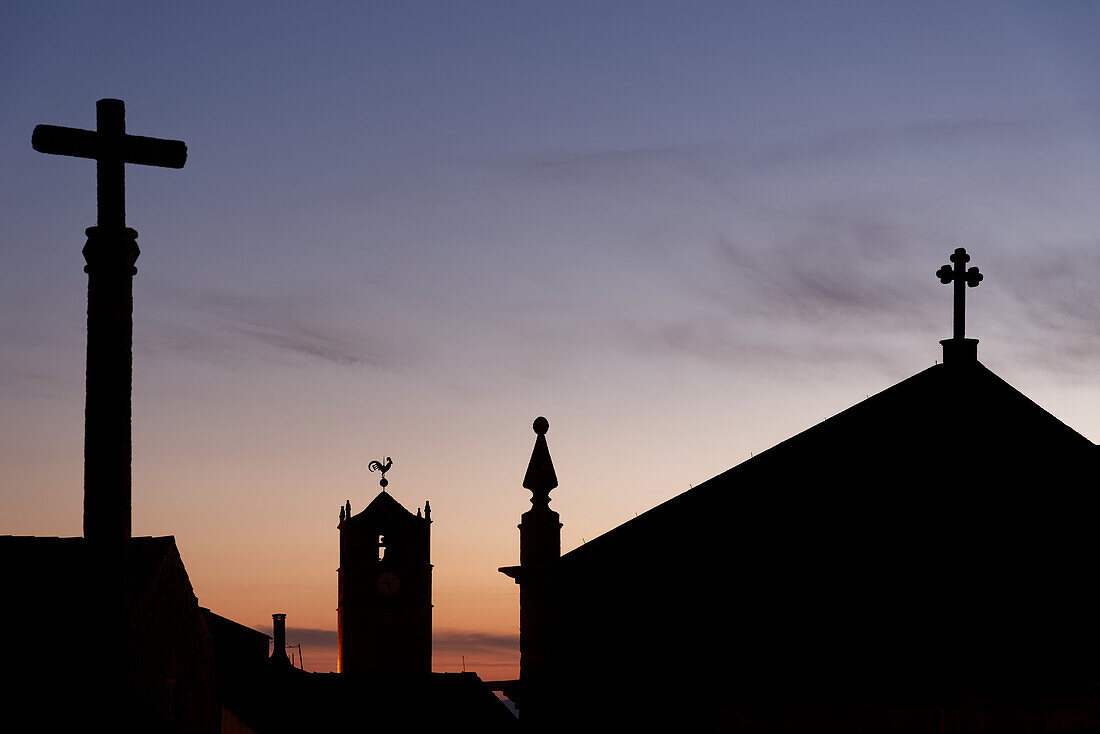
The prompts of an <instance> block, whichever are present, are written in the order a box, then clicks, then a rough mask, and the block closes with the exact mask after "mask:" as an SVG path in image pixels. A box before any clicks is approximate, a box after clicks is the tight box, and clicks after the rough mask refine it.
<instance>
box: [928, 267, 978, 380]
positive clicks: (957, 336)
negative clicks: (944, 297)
mask: <svg viewBox="0 0 1100 734" xmlns="http://www.w3.org/2000/svg"><path fill="white" fill-rule="evenodd" d="M951 262H952V263H953V265H944V266H943V267H941V268H940V269H939V270H937V271H936V277H938V278H939V279H940V282H941V283H943V284H944V285H947V284H949V283H952V282H953V283H954V284H955V298H954V301H955V303H954V324H953V329H952V335H951V338H950V339H944V340H943V341H941V342H940V344H942V345H943V361H944V362H949V361H953V360H954V359H956V358H958V359H977V355H978V348H977V344H978V340H977V339H967V338H966V288H967V287H970V288H976V287H977V285H978V283H981V282H982V278H983V277H984V276H983V275H982V274H981V273H980V272H979V271H978V269H977V268H976V267H974V268H967V267H966V264H967V263H968V262H970V255H967V254H966V250H965V249H964V248H962V247H960V248H958V249H956V250H955V252H953V253H952V254H951Z"/></svg>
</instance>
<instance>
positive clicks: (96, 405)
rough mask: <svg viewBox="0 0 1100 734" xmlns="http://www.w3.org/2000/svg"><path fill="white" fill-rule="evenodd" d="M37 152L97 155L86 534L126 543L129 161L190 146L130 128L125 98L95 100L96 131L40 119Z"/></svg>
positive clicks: (164, 157) (158, 160) (151, 160)
mask: <svg viewBox="0 0 1100 734" xmlns="http://www.w3.org/2000/svg"><path fill="white" fill-rule="evenodd" d="M31 146H32V147H33V148H34V149H35V150H37V151H38V152H40V153H52V154H54V155H68V156H75V157H78V158H92V159H94V160H95V161H96V183H97V194H98V196H97V214H98V219H97V223H96V224H97V226H95V227H89V228H88V229H87V235H88V243H87V244H86V245H85V246H84V258H85V260H86V261H87V263H88V264H87V266H85V268H84V272H86V273H88V365H87V370H88V371H87V397H86V400H87V402H86V404H85V412H84V537H85V538H86V539H87V541H88V542H89V543H90V544H92V543H94V544H96V545H97V546H103V547H106V546H110V547H113V548H125V544H126V543H128V542H129V538H130V461H131V450H132V449H131V437H130V391H131V382H132V377H133V366H132V363H133V356H132V350H133V329H134V320H133V311H134V299H133V276H134V274H135V273H136V272H137V268H135V267H134V263H135V262H136V261H137V257H138V254H139V250H138V246H137V232H135V231H134V230H132V229H128V228H127V227H126V202H125V192H126V184H125V177H124V171H123V167H124V165H125V164H126V163H137V164H141V165H146V166H161V167H164V168H183V164H184V163H185V162H186V160H187V146H186V145H184V144H183V143H182V142H180V141H178V140H159V139H157V138H144V137H140V136H137V135H127V134H126V118H125V107H124V105H123V102H122V100H120V99H101V100H99V101H98V102H96V129H95V130H78V129H75V128H71V127H57V126H55V125H38V126H37V127H35V129H34V134H33V135H32V136H31Z"/></svg>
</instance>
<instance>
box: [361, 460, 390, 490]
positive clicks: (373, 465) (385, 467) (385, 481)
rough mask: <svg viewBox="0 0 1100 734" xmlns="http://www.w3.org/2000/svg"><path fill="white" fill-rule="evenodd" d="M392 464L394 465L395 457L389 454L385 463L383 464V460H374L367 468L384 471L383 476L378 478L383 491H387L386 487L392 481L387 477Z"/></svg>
mask: <svg viewBox="0 0 1100 734" xmlns="http://www.w3.org/2000/svg"><path fill="white" fill-rule="evenodd" d="M391 466H393V459H391V458H390V457H388V456H387V457H386V463H385V464H383V463H382V462H381V461H372V462H371V463H369V464H367V468H368V469H370V470H371V471H380V472H382V478H381V479H379V480H378V484H379V485H380V486H381V487H382V491H383V492H385V491H386V487H387V486H388V485H389V483H390V481H389V480H388V479H386V472H388V471H389V470H390V467H391Z"/></svg>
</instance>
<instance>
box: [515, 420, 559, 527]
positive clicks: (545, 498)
mask: <svg viewBox="0 0 1100 734" xmlns="http://www.w3.org/2000/svg"><path fill="white" fill-rule="evenodd" d="M531 427H532V428H533V429H534V431H535V434H536V435H537V437H536V438H535V448H534V449H533V450H532V451H531V462H530V463H529V464H528V465H527V474H526V475H525V476H524V477H523V486H524V487H525V488H526V489H529V490H531V504H532V505H534V506H535V507H536V508H537V507H548V506H549V504H550V490H552V489H553V488H554V487H556V486H558V476H557V474H555V473H554V462H553V461H552V460H551V459H550V448H549V447H548V446H547V445H546V432H547V431H549V430H550V421H548V420H546V419H545V418H543V417H542V416H539V417H538V418H536V419H535V422H534V423H533V424H532V426H531Z"/></svg>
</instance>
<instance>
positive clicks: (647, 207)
mask: <svg viewBox="0 0 1100 734" xmlns="http://www.w3.org/2000/svg"><path fill="white" fill-rule="evenodd" d="M1098 34H1100V4H1096V3H1086V2H1081V3H1072V2H1035V3H1021V2H973V3H959V2H943V3H937V2H919V3H910V4H901V3H889V2H887V3H884V2H880V1H875V2H829V3H821V2H767V3H765V2H760V3H734V2H684V1H683V0H680V1H677V2H598V1H597V2H593V1H592V0H587V1H586V2H553V3H549V2H547V3H531V2H514V1H503V0H502V1H501V2H433V3H428V2H385V3H380V2H364V1H362V0H359V1H357V2H339V3H316V4H310V5H308V6H307V4H305V3H272V2H264V3H259V2H238V3H186V4H184V3H173V4H167V3H149V2H132V3H111V2H104V3H81V2H71V3H55V2H35V3H19V4H16V5H11V6H10V7H7V8H6V9H5V10H4V12H3V13H2V14H0V99H3V103H2V104H0V161H2V163H3V170H4V175H3V176H2V177H0V248H2V251H3V255H4V262H5V267H4V268H3V269H2V270H0V304H2V306H0V415H2V416H3V420H2V421H0V472H2V473H0V533H15V534H37V535H79V534H80V533H81V512H82V497H81V493H82V484H81V483H82V440H83V439H82V436H83V390H84V349H85V342H84V329H85V308H86V276H85V275H84V273H83V270H82V268H83V265H84V261H83V258H82V257H81V254H80V249H81V247H82V246H83V244H84V236H83V230H84V228H85V227H88V226H91V225H92V224H94V223H95V221H94V220H95V198H94V194H95V188H94V185H95V166H94V164H93V163H92V162H90V161H82V160H78V159H72V158H61V157H57V156H45V155H41V154H38V153H35V152H34V151H32V150H31V146H30V135H31V130H32V129H33V127H34V125H35V124H38V123H50V124H56V125H67V126H73V127H84V128H89V127H94V125H95V101H96V100H97V99H99V98H101V97H119V98H122V99H124V100H125V101H126V104H127V123H128V129H129V131H130V132H132V133H133V134H137V135H151V136H156V137H167V138H176V139H181V140H184V141H186V142H187V145H188V149H189V158H188V162H187V166H186V168H184V169H183V170H182V171H172V170H166V169H153V168H145V167H138V166H128V167H127V183H128V191H127V194H128V217H129V218H128V223H129V224H130V226H132V227H134V228H135V229H137V230H138V232H139V239H138V242H139V244H140V245H141V247H142V250H143V252H142V255H141V258H140V259H139V260H138V271H139V272H138V275H137V277H136V279H135V283H134V290H135V335H134V336H135V350H134V419H133V426H134V497H133V508H134V518H133V527H134V533H135V534H138V535H162V534H173V535H175V536H176V539H177V542H178V544H179V547H180V550H181V552H182V554H183V558H184V562H185V563H186V565H187V568H188V571H189V573H190V576H191V580H192V583H193V584H194V587H195V590H196V593H197V594H198V597H199V601H200V603H202V604H203V605H205V606H209V607H211V608H212V609H214V610H215V611H217V612H219V613H221V614H224V615H226V616H229V617H232V618H233V619H236V620H238V621H240V622H242V623H244V624H248V625H252V626H256V627H259V628H265V627H266V628H270V620H271V617H270V615H271V613H272V612H276V611H279V612H286V613H287V614H288V615H289V616H288V625H289V626H290V628H291V630H290V633H289V635H288V637H289V641H290V642H292V643H293V642H296V641H297V640H298V639H301V641H302V642H303V647H304V648H305V652H306V664H307V667H314V668H316V669H319V670H330V669H333V668H334V666H335V662H334V660H335V657H334V653H333V652H332V649H331V648H332V645H333V644H334V634H332V633H328V632H325V631H326V630H327V631H331V630H334V629H335V626H336V613H335V607H336V573H335V570H336V567H337V565H338V548H337V531H336V523H337V519H338V517H337V516H338V512H339V508H340V506H341V505H342V504H343V502H344V500H345V499H349V498H350V500H351V504H352V507H353V509H354V510H355V511H358V510H359V509H361V508H362V507H364V506H365V505H366V504H367V502H369V500H370V499H371V498H373V496H374V495H375V493H376V492H377V489H378V484H377V480H378V476H377V474H370V473H369V472H368V471H367V463H368V462H369V461H370V460H371V459H375V458H382V457H384V456H387V455H388V456H392V457H393V459H394V468H393V470H392V472H391V473H390V475H389V476H390V480H391V486H390V490H391V492H392V494H393V495H394V496H395V497H396V498H397V499H398V500H399V501H401V502H402V503H404V504H405V505H406V506H407V507H410V508H415V507H416V506H417V505H422V504H423V502H424V500H425V499H430V500H431V503H432V510H433V519H434V520H435V523H434V525H433V537H432V542H433V553H432V555H433V561H434V563H435V576H434V581H435V583H434V601H435V604H436V607H435V637H436V656H435V669H436V670H441V671H453V670H458V669H460V666H461V656H462V655H465V656H466V664H467V667H468V668H469V669H471V670H476V671H478V672H480V673H481V674H482V676H483V677H486V678H497V677H505V676H510V675H513V674H514V673H515V669H516V664H517V660H518V653H517V652H516V650H517V643H516V641H515V636H516V634H517V628H518V593H517V589H518V587H516V586H515V585H514V584H513V583H512V582H511V581H510V580H509V579H507V578H505V577H503V576H502V575H500V574H498V573H497V571H496V569H497V567H498V566H502V565H509V564H512V563H515V562H516V561H517V560H518V547H519V537H518V532H517V530H516V523H517V522H518V521H519V515H520V513H521V512H523V511H524V510H525V509H526V508H527V507H528V506H529V505H528V502H527V500H528V497H529V493H528V492H527V491H525V490H523V489H522V488H521V486H520V484H521V481H522V478H523V473H524V470H525V468H526V463H527V459H528V457H529V455H530V450H531V446H532V444H533V441H534V434H533V433H532V432H531V428H530V425H531V420H532V419H533V418H534V417H535V416H537V415H540V414H542V415H545V416H546V417H547V418H548V419H549V420H550V424H551V428H550V433H549V435H548V440H549V444H550V450H551V454H552V455H553V457H554V461H555V465H556V467H557V472H558V477H559V480H560V481H561V486H560V487H559V488H558V489H557V490H555V492H554V493H553V495H552V498H553V500H554V503H553V505H552V506H553V507H554V508H555V509H556V510H557V511H558V512H560V513H561V515H562V520H563V522H564V523H565V527H564V528H563V531H562V545H563V548H564V549H570V548H573V547H575V546H576V545H578V544H580V543H581V542H583V540H584V539H591V538H593V537H595V536H596V535H598V534H600V533H601V532H604V531H606V530H608V529H610V528H612V527H614V526H615V525H617V524H619V523H620V522H622V521H624V520H626V519H628V518H630V517H632V516H633V515H634V514H635V513H636V512H641V511H644V510H646V509H648V508H649V507H652V506H653V505H654V504H657V503H658V502H660V501H663V500H665V499H667V498H669V497H671V496H673V495H675V494H678V493H679V492H681V491H683V490H686V489H687V488H688V486H689V485H691V484H697V483H699V482H701V481H703V480H705V479H707V478H709V477H711V476H713V475H715V474H717V473H719V472H721V471H723V470H725V469H727V468H729V467H730V466H733V465H734V464H736V463H739V462H740V461H742V460H744V459H746V458H748V456H749V454H750V452H758V451H761V450H764V449H766V448H768V447H770V446H771V445H773V444H775V443H776V442H778V441H780V440H782V439H784V438H786V437H788V436H790V435H793V434H795V433H797V432H799V431H801V430H803V429H805V428H807V427H809V426H810V425H812V424H814V423H816V422H818V421H820V420H822V419H824V418H826V417H828V416H830V415H832V414H834V413H836V412H838V411H839V410H841V409H843V408H845V407H848V406H849V405H851V404H853V403H855V402H857V401H859V400H861V399H863V398H864V397H865V396H866V395H868V394H871V393H874V392H877V391H879V390H881V389H883V388H885V387H887V386H889V385H891V384H893V383H894V382H897V381H898V380H900V379H902V378H905V377H907V376H909V375H911V374H913V373H915V372H918V371H919V370H921V369H923V368H924V367H926V366H928V365H931V364H932V363H933V360H935V359H938V358H939V356H940V347H939V345H938V344H937V340H939V339H941V338H945V337H947V336H950V326H951V320H950V319H951V315H950V312H951V300H950V291H951V289H950V288H948V287H946V286H943V285H941V284H940V283H939V282H938V280H937V279H936V278H935V276H934V273H935V271H936V269H937V268H938V267H939V266H940V265H942V264H944V263H946V262H947V257H948V255H949V253H950V252H951V251H952V250H953V249H954V248H955V247H958V246H965V247H966V248H967V249H968V251H970V252H971V253H972V255H973V258H974V260H973V262H972V263H971V264H973V265H977V266H979V267H980V268H981V270H982V272H983V273H985V276H986V279H985V282H984V283H983V284H982V286H981V287H980V288H978V289H976V290H971V291H970V292H969V296H970V297H969V299H968V300H969V306H970V308H969V319H968V335H969V336H976V337H979V338H980V339H981V340H982V343H981V345H980V347H979V357H980V359H982V361H983V362H984V363H985V364H986V365H987V366H989V367H990V368H992V369H993V370H995V371H996V372H998V374H1000V375H1001V376H1002V377H1004V378H1005V379H1006V380H1008V381H1009V382H1010V383H1012V384H1013V385H1015V386H1016V387H1017V388H1019V389H1021V390H1022V391H1023V392H1024V393H1025V394H1027V395H1029V396H1030V397H1031V398H1033V399H1034V400H1036V401H1037V402H1038V403H1039V404H1040V405H1042V406H1043V407H1045V408H1047V409H1048V410H1050V411H1051V412H1053V413H1054V414H1055V415H1056V416H1058V417H1059V418H1061V419H1062V420H1064V421H1065V422H1067V423H1068V424H1069V425H1071V426H1072V427H1074V428H1076V429H1077V430H1079V431H1081V432H1082V433H1083V434H1084V435H1086V436H1087V437H1089V438H1090V439H1092V440H1094V441H1095V440H1097V439H1098V438H1100V411H1098V408H1100V374H1098V373H1097V369H1096V368H1097V366H1100V318H1098V316H1100V303H1098V300H1097V294H1098V293H1100V290H1098V288H1097V285H1098V283H1097V280H1098V275H1100V206H1098V205H1097V202H1098V200H1100V91H1098V90H1100V87H1098V80H1100V45H1098V44H1097V43H1096V38H1097V35H1098ZM950 419H951V416H950V413H949V412H947V411H945V413H944V420H945V421H946V420H950ZM883 491H889V486H888V485H884V487H883ZM700 520H701V522H706V520H707V519H705V518H700ZM710 527H712V525H711V524H710V523H707V524H705V525H704V526H703V528H704V529H707V528H710ZM299 628H300V629H299Z"/></svg>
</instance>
